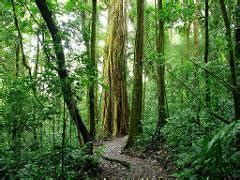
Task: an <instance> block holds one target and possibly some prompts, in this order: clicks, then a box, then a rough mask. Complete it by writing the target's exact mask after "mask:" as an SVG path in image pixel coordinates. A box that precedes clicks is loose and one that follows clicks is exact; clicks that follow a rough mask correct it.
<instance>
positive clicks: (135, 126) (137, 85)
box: [127, 0, 144, 146]
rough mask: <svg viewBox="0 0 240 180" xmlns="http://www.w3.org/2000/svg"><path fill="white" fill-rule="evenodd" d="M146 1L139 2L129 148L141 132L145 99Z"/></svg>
mask: <svg viewBox="0 0 240 180" xmlns="http://www.w3.org/2000/svg"><path fill="white" fill-rule="evenodd" d="M143 39H144V0H138V1H137V32H136V39H135V58H134V65H133V73H134V80H133V91H132V105H131V114H130V128H129V138H128V143H127V146H131V145H132V143H133V139H134V137H135V136H136V135H138V134H139V133H140V132H141V120H142V105H143V102H142V97H143V89H142V88H143V79H142V74H143V46H144V40H143Z"/></svg>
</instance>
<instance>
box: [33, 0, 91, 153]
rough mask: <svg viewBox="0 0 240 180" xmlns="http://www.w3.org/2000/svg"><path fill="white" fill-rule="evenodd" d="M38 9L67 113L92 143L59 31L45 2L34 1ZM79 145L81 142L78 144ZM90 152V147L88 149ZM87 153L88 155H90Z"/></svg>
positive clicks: (78, 129)
mask: <svg viewBox="0 0 240 180" xmlns="http://www.w3.org/2000/svg"><path fill="white" fill-rule="evenodd" d="M35 2H36V4H37V6H38V9H39V10H40V13H41V15H42V17H43V19H44V21H45V22H46V24H47V27H48V30H49V32H50V34H51V36H52V39H53V46H54V50H55V54H56V57H57V65H58V76H59V78H60V82H61V90H62V94H63V98H64V101H65V103H66V105H67V108H68V110H69V113H70V115H71V117H72V119H73V121H74V123H75V125H76V127H77V131H78V133H81V134H82V136H83V140H84V142H85V143H90V142H91V141H92V137H91V135H90V133H89V132H88V130H87V128H86V126H85V125H84V123H83V120H82V118H81V116H80V113H79V110H78V107H77V102H76V101H75V100H74V92H73V90H72V84H71V81H70V80H69V78H68V72H67V69H66V63H65V57H64V50H63V46H62V43H61V41H62V40H61V36H60V33H59V29H58V28H57V26H56V24H55V22H54V20H53V17H52V13H51V12H50V10H49V8H48V6H47V3H46V0H35ZM79 143H81V142H79ZM90 144H91V143H90ZM89 150H90V151H91V152H92V147H90V149H89ZM91 152H89V153H91Z"/></svg>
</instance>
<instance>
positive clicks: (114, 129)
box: [102, 0, 128, 136]
mask: <svg viewBox="0 0 240 180" xmlns="http://www.w3.org/2000/svg"><path fill="white" fill-rule="evenodd" d="M109 18H110V19H109V24H108V37H107V43H106V44H107V45H106V49H105V50H106V52H105V53H106V54H105V59H104V61H105V62H104V72H107V73H108V74H107V75H105V80H104V81H105V83H106V85H107V86H108V88H109V89H108V90H105V92H104V94H103V114H102V115H103V124H104V125H103V127H104V130H107V132H104V133H107V134H110V132H111V134H112V135H116V136H119V135H126V134H127V132H128V102H127V88H126V82H125V80H126V78H125V77H126V76H125V74H126V69H125V68H126V66H125V43H126V10H125V0H111V1H110V12H109ZM110 129H111V130H110Z"/></svg>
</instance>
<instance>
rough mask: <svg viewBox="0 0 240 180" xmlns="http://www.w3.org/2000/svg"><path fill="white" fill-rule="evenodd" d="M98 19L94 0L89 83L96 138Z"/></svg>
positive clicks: (91, 124)
mask: <svg viewBox="0 0 240 180" xmlns="http://www.w3.org/2000/svg"><path fill="white" fill-rule="evenodd" d="M96 21H97V0H92V29H91V63H90V67H91V74H90V85H89V90H88V94H89V120H90V134H91V136H92V137H93V138H94V137H95V135H96V128H95V124H96V123H95V122H96V118H95V110H96V109H95V106H96V105H97V104H96V103H97V102H96V101H95V100H96V99H95V84H96V83H95V82H96V80H95V78H96V73H97V70H96V50H95V49H96V48H95V47H96Z"/></svg>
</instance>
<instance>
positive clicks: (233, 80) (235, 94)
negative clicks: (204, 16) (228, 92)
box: [219, 0, 240, 120]
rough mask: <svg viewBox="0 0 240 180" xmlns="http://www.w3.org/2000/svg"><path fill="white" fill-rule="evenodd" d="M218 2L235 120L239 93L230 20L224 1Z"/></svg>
mask: <svg viewBox="0 0 240 180" xmlns="http://www.w3.org/2000/svg"><path fill="white" fill-rule="evenodd" d="M219 2H220V7H221V11H222V16H223V20H224V25H225V28H226V39H227V43H228V53H229V66H230V73H231V83H232V87H233V90H232V95H233V104H234V111H235V119H236V120H237V119H240V93H239V91H238V77H237V65H236V58H235V56H234V49H233V43H232V34H231V27H230V21H229V18H228V14H227V10H226V6H225V2H224V0H219Z"/></svg>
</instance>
